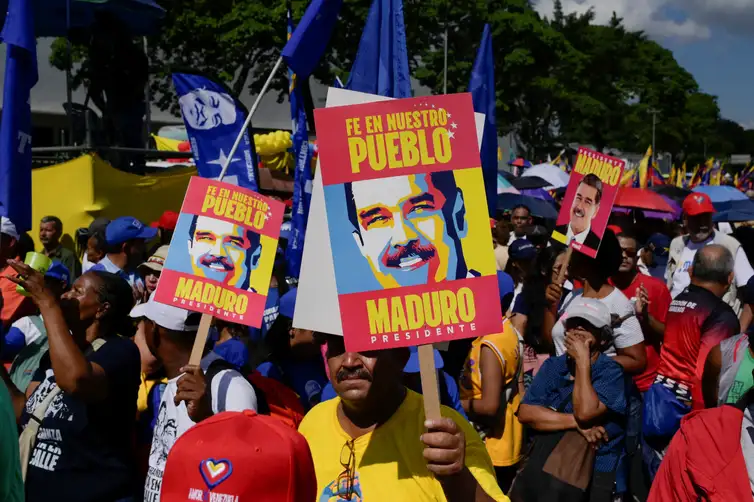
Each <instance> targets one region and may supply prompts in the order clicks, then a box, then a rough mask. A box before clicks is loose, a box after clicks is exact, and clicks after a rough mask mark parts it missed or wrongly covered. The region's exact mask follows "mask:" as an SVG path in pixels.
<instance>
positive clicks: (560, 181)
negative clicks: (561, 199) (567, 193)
mask: <svg viewBox="0 0 754 502" xmlns="http://www.w3.org/2000/svg"><path fill="white" fill-rule="evenodd" d="M522 176H539V177H540V178H542V179H543V180H545V181H547V182H548V183H550V186H549V187H546V189H547V190H552V189H554V188H563V187H565V186H568V180H569V179H570V176H569V175H568V173H565V172H563V171H562V170H561V169H560V168H559V167H558V166H554V165H552V164H537V165H536V166H532V167H530V168H529V169H527V170H526V171H524V174H522Z"/></svg>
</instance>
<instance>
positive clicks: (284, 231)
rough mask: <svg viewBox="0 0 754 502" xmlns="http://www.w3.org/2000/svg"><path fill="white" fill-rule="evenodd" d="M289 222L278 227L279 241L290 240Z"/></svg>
mask: <svg viewBox="0 0 754 502" xmlns="http://www.w3.org/2000/svg"><path fill="white" fill-rule="evenodd" d="M291 226H292V225H291V222H290V221H286V222H285V223H283V224H282V225H280V239H285V240H290V238H291Z"/></svg>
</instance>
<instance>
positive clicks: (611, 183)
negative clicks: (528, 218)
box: [552, 147, 626, 258]
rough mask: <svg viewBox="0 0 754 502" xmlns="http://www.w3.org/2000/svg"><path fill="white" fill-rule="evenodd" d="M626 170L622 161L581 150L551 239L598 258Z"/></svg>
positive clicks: (585, 149) (587, 149)
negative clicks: (598, 251) (624, 170)
mask: <svg viewBox="0 0 754 502" xmlns="http://www.w3.org/2000/svg"><path fill="white" fill-rule="evenodd" d="M625 167H626V163H625V161H623V160H620V159H616V158H615V157H610V156H609V155H604V154H602V153H599V152H595V151H594V150H590V149H589V148H584V147H581V148H579V154H578V157H577V158H576V165H575V166H574V168H573V170H572V171H571V179H570V180H569V182H568V188H566V193H565V197H563V205H562V206H561V208H560V214H558V220H557V222H556V224H555V230H554V231H553V232H552V238H553V239H554V240H556V241H558V242H560V243H562V244H565V245H567V246H571V247H572V248H573V249H575V250H576V251H580V252H581V253H584V254H585V255H587V256H591V257H592V258H594V257H595V256H597V250H598V249H599V247H600V243H601V242H602V236H603V235H604V234H605V229H606V228H607V222H608V220H609V218H610V212H611V211H612V210H613V204H614V203H615V197H616V196H617V195H618V188H619V185H620V180H621V177H622V176H623V169H624V168H625Z"/></svg>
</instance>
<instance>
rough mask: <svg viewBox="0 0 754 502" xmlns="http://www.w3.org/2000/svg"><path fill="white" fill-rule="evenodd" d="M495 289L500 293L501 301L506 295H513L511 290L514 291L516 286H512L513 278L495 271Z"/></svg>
mask: <svg viewBox="0 0 754 502" xmlns="http://www.w3.org/2000/svg"><path fill="white" fill-rule="evenodd" d="M497 289H498V290H499V291H500V299H501V300H502V299H503V298H505V297H506V296H507V295H511V294H513V290H514V289H516V285H515V284H513V277H511V276H510V275H508V274H506V273H505V272H503V271H501V270H498V271H497Z"/></svg>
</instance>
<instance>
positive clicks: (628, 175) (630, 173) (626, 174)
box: [620, 167, 636, 187]
mask: <svg viewBox="0 0 754 502" xmlns="http://www.w3.org/2000/svg"><path fill="white" fill-rule="evenodd" d="M635 175H636V168H635V167H633V168H631V169H626V170H625V171H623V177H622V178H621V179H620V186H622V187H630V186H631V185H632V184H633V182H634V176H635Z"/></svg>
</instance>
